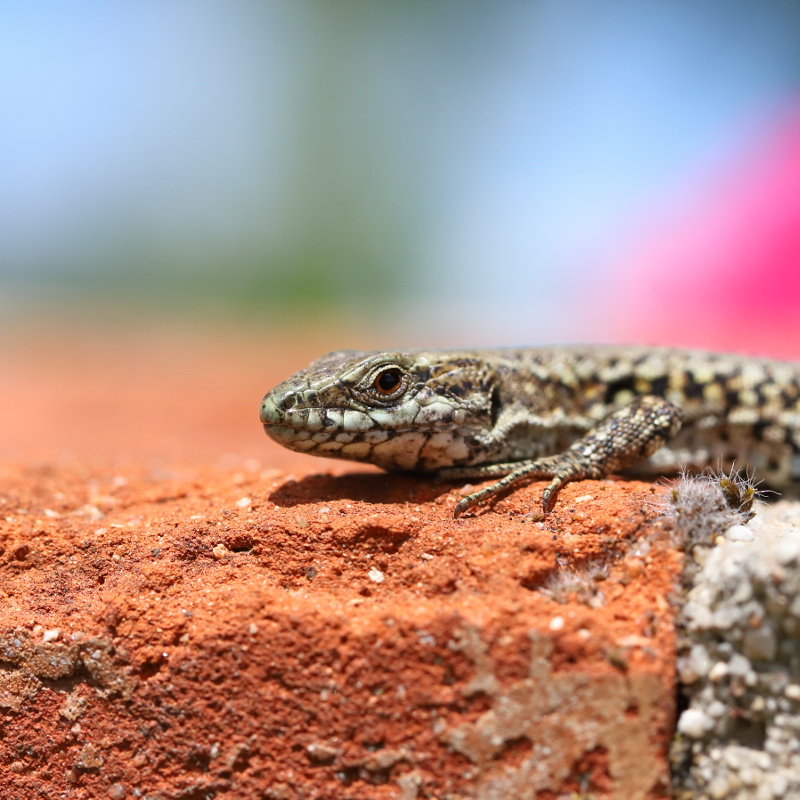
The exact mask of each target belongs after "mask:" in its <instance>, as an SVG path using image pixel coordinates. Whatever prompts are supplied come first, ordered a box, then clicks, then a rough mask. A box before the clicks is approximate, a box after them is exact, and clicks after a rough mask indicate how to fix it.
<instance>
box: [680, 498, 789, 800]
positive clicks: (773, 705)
mask: <svg viewBox="0 0 800 800" xmlns="http://www.w3.org/2000/svg"><path fill="white" fill-rule="evenodd" d="M694 555H695V557H696V558H697V559H698V561H699V563H700V568H699V569H698V570H697V572H696V573H695V575H694V576H693V585H692V588H691V589H690V591H689V593H688V597H687V601H686V604H685V606H684V609H683V612H682V623H683V626H684V627H683V631H682V633H683V635H684V637H685V639H684V644H683V647H682V652H681V655H680V657H679V659H678V677H679V680H680V682H681V684H682V688H683V690H684V693H685V694H686V695H687V696H688V698H689V707H688V708H687V709H686V710H685V711H684V712H683V713H682V714H681V716H680V719H679V720H678V734H679V740H678V746H677V748H676V750H677V751H678V753H679V756H678V757H677V758H676V761H677V762H678V764H677V766H676V775H677V789H678V796H679V797H687V796H688V797H691V798H693V800H705V798H709V800H787V798H800V503H798V502H787V501H781V502H778V503H776V504H774V505H770V506H764V507H762V508H761V509H760V511H759V513H758V515H757V516H756V517H755V518H754V519H753V520H751V521H750V522H749V523H748V524H747V525H735V526H733V527H732V528H731V529H730V530H728V531H727V533H726V534H725V536H724V537H723V536H719V537H717V538H716V543H715V544H714V545H713V546H709V547H705V548H698V549H697V550H696V551H695V554H694Z"/></svg>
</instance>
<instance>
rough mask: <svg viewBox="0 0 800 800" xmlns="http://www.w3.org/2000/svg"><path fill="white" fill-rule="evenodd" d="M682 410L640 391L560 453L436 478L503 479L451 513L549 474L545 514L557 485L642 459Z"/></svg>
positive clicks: (674, 428)
mask: <svg viewBox="0 0 800 800" xmlns="http://www.w3.org/2000/svg"><path fill="white" fill-rule="evenodd" d="M682 422H683V412H682V411H681V409H680V408H679V407H678V406H676V405H675V404H674V403H671V402H669V401H668V400H665V399H664V398H663V397H655V396H652V395H644V396H642V397H637V398H636V399H635V400H633V401H632V402H631V403H630V404H629V405H627V406H625V407H624V408H622V409H620V410H619V411H615V412H614V413H613V414H611V415H609V416H608V417H606V418H605V419H604V420H603V421H602V422H601V423H600V424H599V425H597V426H596V427H595V428H592V430H590V431H589V432H588V433H587V434H586V435H585V436H584V437H582V438H581V439H578V441H576V442H574V443H573V444H572V445H571V446H570V447H569V448H568V449H567V450H565V451H564V452H563V453H559V454H557V455H554V456H546V457H544V458H537V459H532V460H530V461H522V462H515V463H510V464H487V465H485V466H482V467H481V466H479V467H475V468H470V467H465V468H455V469H452V470H448V469H444V470H442V471H441V472H440V477H442V478H443V479H445V480H447V479H450V478H481V477H496V476H498V475H504V476H505V477H502V478H500V480H498V481H496V482H495V483H493V484H491V485H490V486H487V487H485V488H484V489H481V490H480V491H477V492H473V493H472V494H470V495H467V497H465V498H464V499H463V500H461V501H460V502H459V503H458V504H457V505H456V507H455V510H454V514H455V516H456V517H458V516H460V515H461V514H463V513H464V512H465V511H466V510H467V509H468V508H472V507H473V506H474V505H476V504H477V503H479V502H481V501H482V500H485V499H486V498H487V497H492V496H494V495H497V494H499V493H500V492H502V491H504V490H506V489H509V488H511V487H512V486H518V485H519V484H521V483H523V482H527V481H530V480H535V479H537V478H552V480H551V481H550V483H549V484H548V486H547V488H546V489H545V490H544V492H543V493H542V510H543V511H544V513H545V514H547V513H549V512H550V511H551V510H552V508H553V505H554V503H555V500H556V496H557V495H558V491H559V489H561V487H562V486H564V484H566V483H569V482H571V481H578V480H583V479H585V478H602V477H604V476H605V475H608V474H609V473H612V472H619V471H621V470H624V469H626V468H628V467H631V466H633V465H634V464H636V463H638V462H639V461H643V460H644V459H646V458H647V457H648V456H650V455H652V454H653V453H655V451H656V450H658V449H659V448H660V447H662V446H663V445H664V444H665V443H666V442H667V441H669V440H670V439H671V438H672V437H673V436H675V435H676V434H677V433H678V431H679V430H680V429H681V424H682Z"/></svg>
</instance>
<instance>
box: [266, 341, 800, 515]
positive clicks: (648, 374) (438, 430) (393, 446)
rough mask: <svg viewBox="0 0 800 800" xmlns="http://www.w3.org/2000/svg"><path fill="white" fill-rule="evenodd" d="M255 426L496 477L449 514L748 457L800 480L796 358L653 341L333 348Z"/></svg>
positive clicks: (445, 473)
mask: <svg viewBox="0 0 800 800" xmlns="http://www.w3.org/2000/svg"><path fill="white" fill-rule="evenodd" d="M259 416H260V420H261V422H262V424H263V426H264V430H265V432H266V433H267V435H269V436H270V437H271V438H272V439H273V440H274V441H276V442H278V443H279V444H281V445H284V446H285V447H288V448H290V449H292V450H296V451H299V452H302V453H309V454H313V455H318V456H326V457H332V458H344V459H350V460H354V461H360V462H367V463H371V464H375V465H377V466H379V467H382V468H383V469H386V470H390V471H391V470H410V471H418V472H424V473H433V474H434V475H435V476H436V477H437V478H438V479H441V480H446V481H449V480H459V481H465V482H466V481H475V480H489V479H491V480H493V482H492V483H491V484H490V485H488V486H486V487H484V488H482V489H479V490H477V491H474V492H472V493H471V494H468V495H467V496H466V497H464V498H463V499H462V500H460V501H459V502H458V503H457V504H456V506H455V511H454V514H455V516H456V517H458V516H460V515H461V514H462V513H463V512H464V511H466V510H467V509H470V508H472V507H474V506H475V505H477V504H478V503H480V502H482V501H484V500H487V499H488V498H490V497H493V496H496V495H498V494H499V493H502V492H504V491H506V490H509V489H511V488H513V487H516V486H518V485H520V484H522V483H524V482H528V481H531V480H537V479H547V480H549V483H548V485H547V486H546V488H545V489H544V490H543V493H542V510H543V513H544V514H547V513H549V512H550V511H551V510H552V508H553V507H554V504H555V501H556V497H557V494H558V491H559V490H560V489H561V488H562V487H563V486H564V485H565V484H566V483H569V482H570V481H578V480H583V479H587V478H594V479H599V478H604V477H606V476H607V475H609V474H612V473H614V474H616V473H619V472H632V473H636V474H639V475H643V476H648V475H649V476H656V475H667V474H670V473H675V472H677V471H678V470H680V469H685V470H688V471H690V472H691V471H699V470H702V469H703V468H705V467H713V466H717V467H719V468H726V467H730V468H733V466H734V465H735V464H742V463H745V464H746V465H747V466H748V468H749V469H752V470H753V471H754V472H755V473H756V474H757V475H758V476H759V478H763V479H766V481H767V483H769V484H770V485H772V486H774V487H776V488H781V487H790V486H792V484H797V483H798V482H800V364H794V363H791V362H782V361H768V360H763V359H756V358H750V357H747V356H740V355H734V354H725V353H708V352H699V351H691V350H677V349H667V348H646V347H638V348H637V347H610V346H597V347H542V348H501V349H487V350H480V349H478V350H407V351H381V352H361V351H356V350H339V351H335V352H332V353H328V354H327V355H325V356H323V357H322V358H319V359H318V360H316V361H314V362H313V363H312V364H310V365H309V367H308V368H307V369H305V370H302V371H300V372H298V373H297V374H295V375H294V376H293V377H291V378H289V379H288V380H286V381H284V382H283V383H281V384H279V385H278V386H276V387H275V388H274V389H272V390H271V391H269V392H267V394H266V395H265V396H264V399H263V400H262V402H261V407H260V414H259Z"/></svg>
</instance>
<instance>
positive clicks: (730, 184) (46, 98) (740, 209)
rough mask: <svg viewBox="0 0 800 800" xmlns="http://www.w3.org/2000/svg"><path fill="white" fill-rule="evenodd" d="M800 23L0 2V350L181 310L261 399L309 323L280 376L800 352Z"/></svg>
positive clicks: (166, 318)
mask: <svg viewBox="0 0 800 800" xmlns="http://www.w3.org/2000/svg"><path fill="white" fill-rule="evenodd" d="M798 31H800V5H799V4H797V3H796V2H794V1H793V0H773V2H770V3H765V4H758V3H751V2H737V1H736V0H710V1H709V2H705V3H696V2H692V0H675V1H673V2H670V3H663V2H650V1H649V0H615V1H614V2H609V3H603V4H597V3H592V2H589V1H588V0H537V1H536V2H528V3H518V2H508V1H507V0H498V2H493V3H485V2H469V0H459V2H456V0H425V1H424V2H418V1H414V0H404V1H403V2H393V1H391V0H389V1H388V2H383V3H366V2H357V1H356V0H342V2H336V3H325V2H313V1H312V0H224V2H222V0H170V2H167V3H165V2H162V1H161V0H136V2H118V3H100V2H90V1H89V0H86V1H85V2H81V0H66V2H61V3H50V4H45V3H25V2H13V0H0V108H2V113H1V114H0V318H2V320H3V325H4V328H5V330H6V331H7V332H10V333H9V334H8V336H6V339H5V351H4V352H6V355H7V357H10V356H9V355H8V354H9V353H10V352H11V351H12V350H13V349H14V348H15V347H17V346H18V345H19V342H20V339H19V332H20V331H22V332H23V333H24V336H25V337H27V338H28V339H31V337H32V339H31V340H32V341H34V345H31V347H33V348H34V350H33V352H35V353H36V354H38V355H41V354H42V353H44V352H48V349H50V350H53V348H55V349H56V350H57V343H58V342H61V343H62V345H63V342H65V341H67V340H68V339H69V336H70V335H71V334H70V332H71V331H73V330H78V329H80V330H89V331H90V332H91V334H90V336H89V339H90V341H92V342H93V346H95V347H101V346H107V347H109V352H108V353H107V354H106V356H105V357H106V360H109V359H110V358H111V353H112V351H113V353H114V357H122V354H123V353H125V352H128V351H126V350H125V349H124V348H115V347H112V345H109V344H108V343H107V342H108V337H109V336H111V335H112V333H111V332H113V331H117V330H121V329H124V330H126V331H128V333H129V334H130V332H133V334H132V335H133V336H134V338H135V337H139V338H140V339H141V340H146V339H147V337H148V336H150V341H151V344H152V343H153V342H155V344H153V346H154V347H155V349H156V350H158V349H161V350H164V349H165V348H166V350H167V351H168V350H169V347H171V345H169V346H168V344H166V342H167V339H165V338H164V337H163V336H162V335H161V333H158V332H159V331H163V329H164V326H165V325H168V326H170V327H171V329H173V330H174V329H175V328H178V329H180V330H183V331H190V332H191V331H199V333H197V337H199V338H195V339H193V338H192V336H193V334H191V333H185V334H180V335H179V337H178V338H180V336H183V337H184V338H183V339H181V341H182V342H183V345H182V346H183V347H184V349H183V351H181V352H186V350H187V349H189V350H191V348H192V343H193V342H207V341H208V340H214V341H216V342H218V343H220V342H223V344H222V345H221V347H220V353H221V355H220V358H221V359H222V360H223V361H224V359H225V356H224V353H226V352H227V353H228V357H234V356H231V354H233V353H235V352H240V353H244V352H245V350H246V348H245V350H242V349H240V350H238V351H237V350H236V347H235V346H234V345H231V346H229V347H226V346H225V345H224V342H226V341H228V339H226V338H225V337H232V338H231V339H230V341H234V340H235V341H247V342H249V343H250V344H251V345H252V351H247V358H246V359H245V356H242V358H243V359H245V360H248V359H252V358H254V356H253V354H254V353H256V354H258V353H260V354H261V358H262V360H261V361H256V362H254V361H252V360H250V361H249V363H250V364H251V365H252V369H253V370H254V371H256V370H260V371H261V375H262V378H261V380H260V383H259V385H260V386H262V388H261V389H260V390H259V391H258V392H256V394H258V395H260V394H261V393H263V390H265V389H267V388H269V386H268V385H266V384H268V383H269V380H268V379H267V378H264V377H263V375H264V374H265V369H266V367H265V366H264V365H265V364H271V363H273V362H275V361H276V360H278V361H279V360H280V359H279V358H278V355H277V354H279V353H284V354H285V353H288V352H290V351H291V352H295V351H297V349H298V348H297V343H298V342H311V343H312V344H313V347H312V344H309V345H308V346H306V345H303V347H300V350H301V351H302V352H300V353H299V354H298V355H297V358H296V359H295V358H294V357H293V358H288V357H287V358H286V359H284V361H285V362H286V363H285V364H284V363H283V362H281V365H280V370H282V369H287V370H288V371H293V370H294V369H295V368H298V367H300V366H302V365H303V363H305V361H307V360H308V358H307V357H306V356H308V357H311V356H312V355H315V354H316V353H315V352H312V351H313V350H314V348H317V347H320V346H321V347H322V348H323V349H334V348H338V347H341V346H354V345H355V346H360V347H374V348H379V347H380V348H382V347H386V346H391V345H395V346H420V345H424V346H454V345H504V344H536V343H549V342H574V341H588V342H598V341H626V342H637V343H663V344H673V345H689V346H697V347H713V348H721V349H743V350H748V351H751V352H761V353H765V354H769V355H774V356H788V357H792V356H794V357H800V47H798ZM53 331H55V332H56V334H57V335H55V336H53V335H52V333H53ZM237 331H238V332H240V333H241V332H243V334H242V335H240V334H239V333H236V332H237ZM237 336H238V337H239V338H238V339H237V338H236V337H237ZM104 342H106V344H105V345H103V343H104ZM304 348H305V349H304ZM197 349H198V350H201V349H202V347H198V348H197ZM53 352H55V350H53ZM174 352H176V353H177V352H178V350H175V351H174ZM38 355H37V357H38ZM195 356H196V358H197V359H200V361H198V362H197V363H201V361H202V358H207V355H202V354H201V353H198V352H196V353H195ZM301 356H302V358H301ZM256 358H257V356H256ZM33 360H34V361H35V359H33ZM176 360H177V356H176ZM29 361H30V359H29ZM182 363H184V362H182ZM195 367H196V364H195ZM280 370H279V369H278V366H275V372H276V375H277V373H278V372H279V371H280ZM164 371H166V372H168V371H169V370H168V368H167V367H164V368H163V370H162V371H161V372H159V374H163V372H164ZM190 371H191V370H190ZM278 377H281V376H280V375H278ZM65 380H67V382H68V379H65ZM252 399H253V400H255V401H257V400H258V397H254V398H252ZM0 433H2V431H0Z"/></svg>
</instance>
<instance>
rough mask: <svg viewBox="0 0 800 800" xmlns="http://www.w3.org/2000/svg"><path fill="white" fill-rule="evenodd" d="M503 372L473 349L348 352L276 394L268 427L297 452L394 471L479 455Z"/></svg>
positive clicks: (270, 400)
mask: <svg viewBox="0 0 800 800" xmlns="http://www.w3.org/2000/svg"><path fill="white" fill-rule="evenodd" d="M495 383H496V381H495V375H494V372H493V371H492V370H491V368H490V367H488V366H487V365H486V364H485V363H484V362H478V361H475V360H474V359H470V358H469V356H468V354H466V353H464V354H461V355H459V354H458V353H447V354H444V353H437V352H436V351H408V352H379V353H366V352H358V351H353V350H339V351H336V352H334V353H329V354H328V355H326V356H323V357H322V358H320V359H318V360H317V361H315V362H313V363H312V364H311V365H310V366H309V367H308V368H307V369H305V370H302V371H301V372H298V373H297V374H296V375H294V376H293V377H291V378H289V380H287V381H284V382H283V383H281V384H279V385H278V386H276V387H275V388H274V389H273V390H272V391H270V392H267V394H266V395H265V396H264V399H263V400H262V402H261V409H260V418H261V422H262V424H263V425H264V430H265V431H266V433H267V435H268V436H270V437H271V438H272V439H274V440H275V441H276V442H278V443H279V444H282V445H284V446H285V447H288V448H290V449H292V450H298V451H300V452H303V453H311V454H314V455H319V456H327V457H329V458H346V459H350V460H354V461H363V462H367V463H371V464H376V465H377V466H379V467H383V468H385V469H410V470H436V469H440V468H441V467H446V466H453V465H460V464H471V463H476V461H479V460H480V457H481V454H482V452H483V450H482V443H481V437H482V434H484V433H485V432H487V431H488V430H489V429H490V428H491V426H492V423H493V419H494V414H495V409H493V399H495V398H494V392H493V387H494V385H495Z"/></svg>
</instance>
